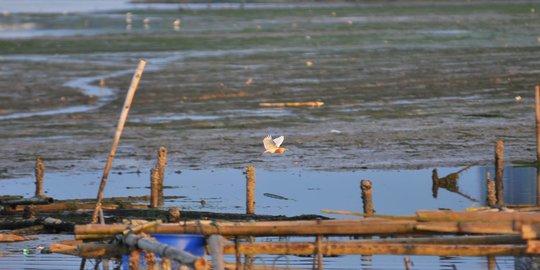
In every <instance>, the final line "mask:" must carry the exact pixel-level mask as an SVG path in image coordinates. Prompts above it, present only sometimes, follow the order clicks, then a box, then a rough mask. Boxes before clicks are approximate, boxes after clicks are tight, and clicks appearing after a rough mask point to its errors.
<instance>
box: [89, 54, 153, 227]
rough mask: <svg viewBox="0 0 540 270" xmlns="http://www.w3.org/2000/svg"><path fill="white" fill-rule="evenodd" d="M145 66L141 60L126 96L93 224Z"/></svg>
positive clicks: (93, 216) (98, 197)
mask: <svg viewBox="0 0 540 270" xmlns="http://www.w3.org/2000/svg"><path fill="white" fill-rule="evenodd" d="M145 65H146V61H144V60H142V59H141V60H140V61H139V65H138V67H137V70H136V71H135V74H134V75H133V78H132V79H131V85H130V86H129V90H128V93H127V95H126V100H125V101H124V106H123V107H122V113H121V114H120V118H119V119H118V124H117V127H116V133H115V135H114V138H113V142H112V145H111V150H110V152H109V157H108V159H107V164H106V165H105V170H104V171H103V177H102V178H101V183H100V185H99V190H98V194H97V201H96V206H95V208H94V214H93V215H92V223H94V224H95V223H97V222H98V215H99V210H100V209H101V201H102V200H103V191H104V190H105V186H106V184H107V178H108V177H109V171H110V169H111V166H112V161H113V159H114V156H115V154H116V148H117V147H118V142H119V141H120V136H121V135H122V131H123V130H124V124H125V123H126V119H127V116H128V113H129V109H130V108H131V103H132V101H133V96H134V95H135V91H136V90H137V86H138V85H139V80H140V79H141V75H142V72H143V69H144V66H145Z"/></svg>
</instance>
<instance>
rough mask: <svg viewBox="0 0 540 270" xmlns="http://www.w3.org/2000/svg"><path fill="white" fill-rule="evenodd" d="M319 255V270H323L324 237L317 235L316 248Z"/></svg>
mask: <svg viewBox="0 0 540 270" xmlns="http://www.w3.org/2000/svg"><path fill="white" fill-rule="evenodd" d="M315 251H316V254H317V269H318V270H323V248H322V235H320V234H319V235H317V240H316V248H315Z"/></svg>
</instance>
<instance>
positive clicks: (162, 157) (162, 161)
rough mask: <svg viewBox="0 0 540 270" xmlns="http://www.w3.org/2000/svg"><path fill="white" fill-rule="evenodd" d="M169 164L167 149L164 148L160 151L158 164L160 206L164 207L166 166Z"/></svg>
mask: <svg viewBox="0 0 540 270" xmlns="http://www.w3.org/2000/svg"><path fill="white" fill-rule="evenodd" d="M166 164H167V148H165V147H164V146H162V147H160V148H159V150H158V158H157V163H156V169H157V171H158V175H159V178H158V179H159V182H158V183H159V187H158V205H159V207H163V205H164V203H165V200H164V197H163V181H164V180H165V166H166Z"/></svg>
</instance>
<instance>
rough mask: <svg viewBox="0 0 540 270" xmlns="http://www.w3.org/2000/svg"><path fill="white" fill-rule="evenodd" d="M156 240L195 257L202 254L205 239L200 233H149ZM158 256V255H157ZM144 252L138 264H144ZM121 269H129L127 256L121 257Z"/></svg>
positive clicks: (203, 252)
mask: <svg viewBox="0 0 540 270" xmlns="http://www.w3.org/2000/svg"><path fill="white" fill-rule="evenodd" d="M150 236H151V237H154V238H155V239H156V240H157V241H158V242H160V243H163V244H167V245H169V246H172V247H175V248H178V249H181V250H183V251H186V252H189V253H191V254H193V255H195V256H197V257H201V256H204V254H205V249H204V246H205V244H206V241H205V239H204V236H203V235H202V234H161V233H156V234H150ZM157 257H159V256H157ZM145 262H146V261H145V258H144V254H143V253H141V260H140V262H139V264H145ZM122 269H125V270H127V269H129V256H123V257H122Z"/></svg>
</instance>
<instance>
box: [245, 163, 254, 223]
mask: <svg viewBox="0 0 540 270" xmlns="http://www.w3.org/2000/svg"><path fill="white" fill-rule="evenodd" d="M246 214H255V167H253V165H251V164H250V165H248V166H247V168H246Z"/></svg>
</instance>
